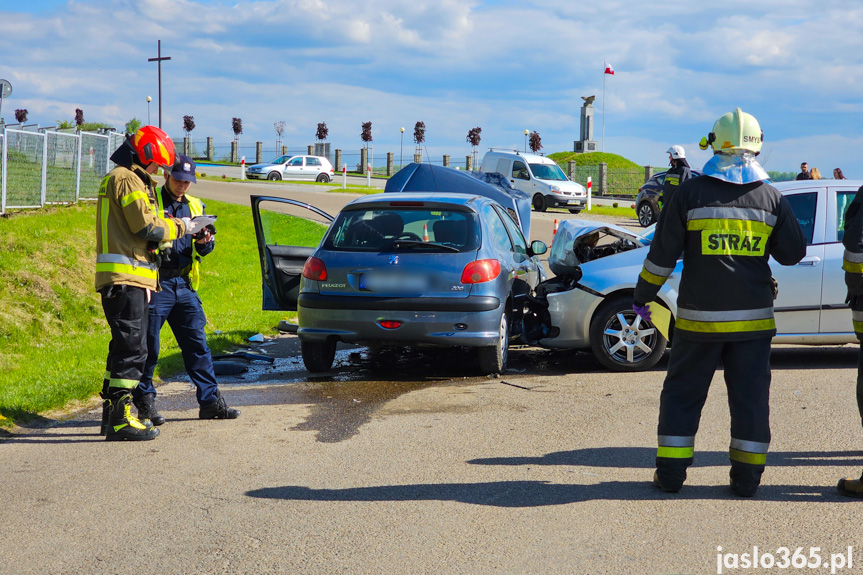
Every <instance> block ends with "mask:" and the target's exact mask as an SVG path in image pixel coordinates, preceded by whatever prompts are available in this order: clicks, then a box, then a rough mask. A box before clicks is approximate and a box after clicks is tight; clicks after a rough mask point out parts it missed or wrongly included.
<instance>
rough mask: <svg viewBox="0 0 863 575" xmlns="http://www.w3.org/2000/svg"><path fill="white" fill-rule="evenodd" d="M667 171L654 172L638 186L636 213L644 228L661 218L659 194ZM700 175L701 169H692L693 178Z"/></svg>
mask: <svg viewBox="0 0 863 575" xmlns="http://www.w3.org/2000/svg"><path fill="white" fill-rule="evenodd" d="M666 173H667V172H659V173H658V174H654V175H653V177H652V178H650V179H649V180H647V181H646V182H644V183H643V184H642V185H641V187H640V188H638V195H637V196H636V197H635V215H636V216H638V223H639V224H641V226H642V227H644V228H646V227H647V226H649V225H650V224H653V223H656V220H657V219H659V195H660V194H661V193H662V184H663V183H665V174H666ZM700 175H701V172H700V171H699V170H692V177H693V178H694V177H695V176H700Z"/></svg>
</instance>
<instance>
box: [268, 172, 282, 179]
mask: <svg viewBox="0 0 863 575" xmlns="http://www.w3.org/2000/svg"><path fill="white" fill-rule="evenodd" d="M267 179H268V180H271V181H276V180H281V179H282V174H280V173H279V172H277V171H275V170H273V171H272V172H270V173H269V174H267Z"/></svg>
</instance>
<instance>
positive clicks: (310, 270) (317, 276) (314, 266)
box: [303, 258, 327, 282]
mask: <svg viewBox="0 0 863 575" xmlns="http://www.w3.org/2000/svg"><path fill="white" fill-rule="evenodd" d="M303 277H304V278H306V279H307V280H315V281H319V282H322V281H325V280H326V279H327V264H325V263H324V261H323V260H320V259H318V258H309V259H307V260H306V263H305V265H303Z"/></svg>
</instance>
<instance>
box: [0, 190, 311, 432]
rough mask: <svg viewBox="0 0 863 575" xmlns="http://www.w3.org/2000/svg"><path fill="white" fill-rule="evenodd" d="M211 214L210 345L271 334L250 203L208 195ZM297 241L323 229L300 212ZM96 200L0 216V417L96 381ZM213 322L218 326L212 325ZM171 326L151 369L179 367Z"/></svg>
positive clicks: (93, 386)
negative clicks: (215, 220) (213, 245)
mask: <svg viewBox="0 0 863 575" xmlns="http://www.w3.org/2000/svg"><path fill="white" fill-rule="evenodd" d="M207 211H208V212H209V213H215V214H218V216H219V222H218V226H217V230H218V234H217V236H216V242H217V243H216V249H215V251H214V252H213V253H212V254H211V255H209V256H207V258H205V260H204V265H203V271H204V277H203V280H202V285H201V289H200V294H201V299H202V300H203V303H204V310H205V311H206V313H207V319H208V325H207V335H208V343H209V345H210V347H211V348H212V350H213V352H214V353H220V352H223V351H225V350H230V349H234V348H236V347H238V346H242V345H243V344H244V342H245V341H246V339H247V338H248V337H249V336H251V335H253V334H256V333H264V334H269V335H272V334H275V333H276V332H275V329H274V327H275V326H276V325H277V324H278V321H279V319H281V318H283V317H285V315H286V314H284V313H280V312H263V311H261V267H260V262H259V258H258V252H257V250H256V249H255V239H254V238H255V232H254V227H253V224H252V218H251V209H250V208H248V207H245V206H237V205H233V204H226V203H222V202H216V201H212V200H210V201H207ZM292 231H293V233H294V237H293V238H292V239H293V240H294V241H293V242H292V243H294V244H296V245H316V244H317V241H318V240H319V239H320V234H321V229H320V228H319V227H317V225H316V224H313V223H310V222H305V221H302V222H300V223H298V224H297V225H296V227H295V228H292ZM94 254H95V205H94V204H92V203H81V204H78V205H73V206H68V207H53V208H46V209H41V210H33V211H26V212H18V213H15V214H13V215H11V216H10V217H4V218H0V426H3V425H5V426H8V425H10V424H12V423H26V422H27V421H28V420H30V419H32V418H34V417H36V416H37V415H38V414H40V413H44V412H47V411H51V410H55V409H61V408H64V407H67V408H68V407H70V405H71V406H74V403H75V402H86V401H87V400H89V399H91V398H92V397H93V396H94V395H96V394H97V393H98V392H99V390H100V389H101V385H102V383H101V382H102V375H103V374H104V371H105V356H106V353H107V348H108V341H109V340H110V332H109V329H108V325H107V323H106V322H105V319H104V316H103V314H102V307H101V303H100V300H99V296H98V294H97V293H96V292H95V291H94V289H93V278H94V273H95V256H94ZM215 331H219V332H220V333H219V334H215V333H214V332H215ZM182 369H183V367H182V358H181V356H180V353H179V348H178V347H177V344H176V341H175V340H174V337H173V334H172V333H171V330H170V328H169V327H168V326H167V325H166V326H165V328H164V329H163V331H162V356H161V359H160V364H159V367H158V368H157V372H156V373H157V375H158V374H160V373H161V374H173V373H177V372H179V371H181V370H182Z"/></svg>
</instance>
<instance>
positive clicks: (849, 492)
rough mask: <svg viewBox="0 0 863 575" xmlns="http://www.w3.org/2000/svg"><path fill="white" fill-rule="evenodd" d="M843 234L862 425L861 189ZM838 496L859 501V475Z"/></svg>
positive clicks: (862, 493) (862, 487)
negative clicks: (858, 348) (856, 354)
mask: <svg viewBox="0 0 863 575" xmlns="http://www.w3.org/2000/svg"><path fill="white" fill-rule="evenodd" d="M844 229H845V233H844V234H843V236H842V244H843V245H844V246H845V253H844V255H843V256H842V269H843V270H845V286H846V287H847V288H848V298H847V300H846V303H848V305H849V306H850V307H851V322H852V325H853V326H854V333H855V334H856V335H857V339H858V340H859V341H860V353H859V355H858V359H857V410H858V411H859V413H860V418H861V421H863V187H861V188H860V189H859V190H857V195H855V196H854V200H853V201H852V202H851V204H850V205H849V206H848V209H847V210H846V212H845V228H844ZM838 488H839V493H841V494H842V495H846V496H848V497H857V498H863V475H861V477H860V478H859V479H858V478H855V477H846V478H843V479H840V480H839V485H838Z"/></svg>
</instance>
